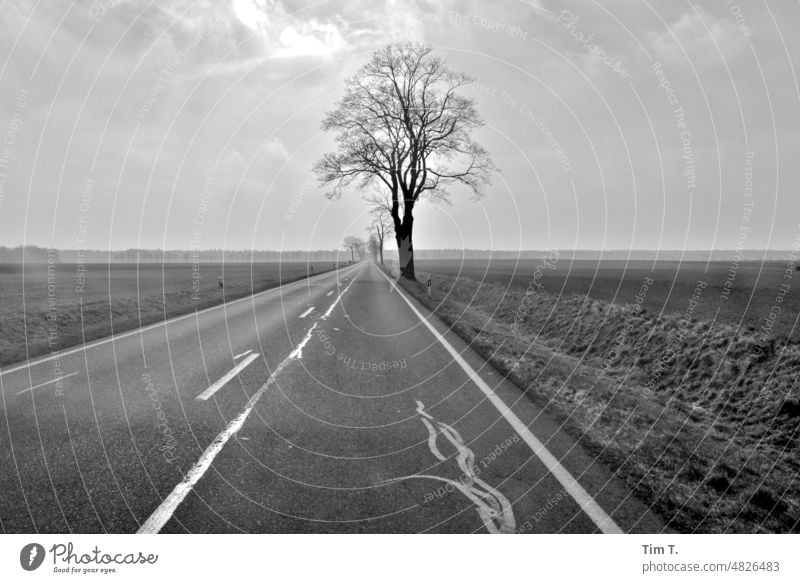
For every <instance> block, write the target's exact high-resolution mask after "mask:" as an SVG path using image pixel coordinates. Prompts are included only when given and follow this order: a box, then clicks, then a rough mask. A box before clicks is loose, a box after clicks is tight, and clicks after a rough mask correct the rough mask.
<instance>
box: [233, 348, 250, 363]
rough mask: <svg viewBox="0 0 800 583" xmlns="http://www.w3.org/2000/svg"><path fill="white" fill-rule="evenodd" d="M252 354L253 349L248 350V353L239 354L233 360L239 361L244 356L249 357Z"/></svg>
mask: <svg viewBox="0 0 800 583" xmlns="http://www.w3.org/2000/svg"><path fill="white" fill-rule="evenodd" d="M251 352H253V349H252V348H251V349H250V350H248V351H247V352H242V353H241V354H237V355H236V356H234V357H233V360H238V359H240V358H242V357H243V356H247V355H248V354H250V353H251Z"/></svg>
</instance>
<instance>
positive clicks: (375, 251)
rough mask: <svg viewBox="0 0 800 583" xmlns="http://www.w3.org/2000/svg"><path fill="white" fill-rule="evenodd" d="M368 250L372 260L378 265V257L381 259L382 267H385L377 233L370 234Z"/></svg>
mask: <svg viewBox="0 0 800 583" xmlns="http://www.w3.org/2000/svg"><path fill="white" fill-rule="evenodd" d="M367 250H368V251H369V254H370V255H372V260H373V261H374V262H375V263H377V262H378V256H379V255H380V257H381V265H383V251H382V250H381V249H380V244H379V243H378V237H377V235H375V233H372V234H370V236H369V239H368V240H367Z"/></svg>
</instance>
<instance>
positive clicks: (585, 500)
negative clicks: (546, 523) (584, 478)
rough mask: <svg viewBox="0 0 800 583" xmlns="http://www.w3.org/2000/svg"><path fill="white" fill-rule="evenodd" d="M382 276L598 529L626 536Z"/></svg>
mask: <svg viewBox="0 0 800 583" xmlns="http://www.w3.org/2000/svg"><path fill="white" fill-rule="evenodd" d="M380 272H381V275H383V277H385V278H386V279H387V280H388V281H389V283H390V284H392V286H394V288H395V290H396V291H397V293H398V294H399V295H400V297H402V298H403V299H404V300H405V302H406V303H407V304H408V307H409V308H411V311H412V312H414V314H416V315H417V317H418V318H419V319H420V321H421V322H422V323H423V324H425V326H426V327H427V328H428V330H430V331H431V333H432V334H433V335H434V336H435V337H436V339H437V340H438V341H439V343H440V344H441V345H442V346H444V347H445V349H446V350H447V351H448V352H449V353H450V356H452V357H453V360H454V361H455V362H457V363H458V364H459V366H461V368H462V369H464V372H465V373H467V375H468V376H469V377H470V379H472V382H474V383H475V384H476V385H477V386H478V388H479V389H480V390H481V391H482V392H483V394H485V395H486V398H487V399H489V402H490V403H491V404H492V405H494V407H495V409H497V410H498V411H499V412H500V414H501V415H502V416H503V417H505V419H506V421H507V422H508V424H509V425H511V427H512V428H513V429H514V431H516V432H517V433H518V434H519V436H520V437H522V439H523V440H524V441H525V443H527V444H528V447H530V449H531V451H533V453H535V454H536V457H538V458H539V459H540V460H541V461H542V463H543V464H544V465H545V466H546V467H547V469H548V470H549V471H550V473H551V474H553V476H554V477H555V478H556V480H558V482H559V483H560V484H561V485H562V486H563V487H564V489H565V490H566V491H567V492H568V493H569V495H570V496H572V498H574V499H575V501H576V502H577V503H578V505H579V506H580V507H581V509H582V510H583V511H584V512H585V513H586V514H587V516H589V518H591V520H592V522H594V523H595V525H597V527H598V528H599V529H600V530H601V531H602V532H603V533H604V534H622V529H621V528H620V527H619V526H618V525H617V524H616V523H615V522H614V520H613V519H612V518H611V517H610V516H609V515H608V514H606V511H605V510H603V509H602V508H601V507H600V505H599V504H598V503H597V502H596V501H595V499H594V498H592V496H591V494H589V493H588V492H587V491H586V490H584V489H583V486H581V485H580V484H579V483H578V481H577V480H576V479H575V478H573V477H572V474H570V473H569V471H568V470H567V469H566V468H565V467H564V466H562V465H561V463H560V462H559V461H558V460H557V459H556V457H555V456H554V455H553V454H552V453H550V451H548V449H547V448H546V447H545V446H544V444H543V443H542V442H541V441H539V439H538V438H537V437H536V436H535V435H534V434H533V433H531V431H530V429H528V427H527V426H526V425H525V424H524V423H523V422H522V420H521V419H520V418H519V417H517V416H516V414H515V413H514V412H513V411H512V410H511V409H509V407H508V405H506V404H505V402H504V401H503V400H502V399H501V398H500V397H498V396H497V395H496V394H495V392H494V391H493V390H492V389H491V387H490V386H489V385H487V384H486V382H485V381H484V380H483V379H482V378H481V377H480V376H479V375H478V373H477V372H475V370H474V369H473V368H472V367H471V366H470V365H469V364H468V363H467V361H465V360H464V359H463V358H462V357H461V355H460V354H459V353H458V351H457V350H456V349H455V348H453V347H452V346H451V345H450V343H449V342H448V341H447V340H446V339H445V338H444V336H442V335H441V334H440V333H439V331H438V330H436V328H434V327H433V325H432V324H431V323H430V322H429V321H428V320H427V319H426V318H425V317H424V316H423V315H422V314H421V313H420V312H419V310H417V308H415V307H414V304H412V303H411V301H410V300H409V299H408V298H407V297H406V294H405V293H404V292H403V290H401V289H400V288H399V287H398V286H397V284H395V282H393V281H392V280H391V279H389V277H388V276H387V275H386V274H385V273H384V272H383V270H380Z"/></svg>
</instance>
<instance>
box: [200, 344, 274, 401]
mask: <svg viewBox="0 0 800 583" xmlns="http://www.w3.org/2000/svg"><path fill="white" fill-rule="evenodd" d="M258 357H259V353H258V352H256V353H255V354H251V355H250V356H248V357H247V358H245V359H244V360H243V361H242V362H240V363H239V364H237V365H236V366H235V367H233V368H232V369H231V370H229V371H228V372H227V373H225V376H224V377H222V378H221V379H219V380H218V381H217V382H216V383H214V384H213V385H211V386H210V387H208V388H207V389H206V390H205V391H203V392H202V393H201V394H199V395H198V396H197V399H198V400H200V401H207V400H208V399H209V398H210V397H211V395H213V394H214V393H216V392H217V391H218V390H220V389H221V388H222V387H224V386H225V385H226V384H227V383H228V381H230V380H231V379H232V378H234V377H235V376H236V375H238V374H239V373H240V372H242V371H243V370H244V369H246V368H247V367H248V366H249V365H250V363H251V362H253V361H254V360H255V359H257V358H258Z"/></svg>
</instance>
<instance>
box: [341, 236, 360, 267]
mask: <svg viewBox="0 0 800 583" xmlns="http://www.w3.org/2000/svg"><path fill="white" fill-rule="evenodd" d="M342 247H344V248H345V249H349V250H350V261H351V262H355V260H356V257H355V254H356V253H358V258H359V260H360V259H361V258H362V255H363V254H364V241H363V240H362V239H361V238H360V237H355V236H353V235H349V236H347V237H345V238H344V241H342Z"/></svg>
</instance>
